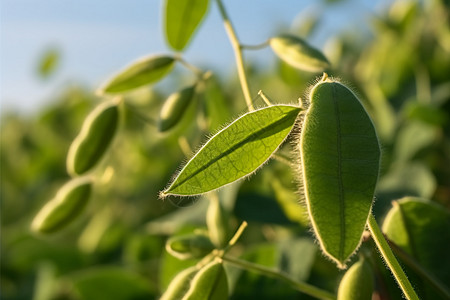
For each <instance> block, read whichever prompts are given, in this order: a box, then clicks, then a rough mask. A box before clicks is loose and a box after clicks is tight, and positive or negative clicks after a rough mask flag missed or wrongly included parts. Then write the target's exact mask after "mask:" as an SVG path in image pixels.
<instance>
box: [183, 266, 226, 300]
mask: <svg viewBox="0 0 450 300" xmlns="http://www.w3.org/2000/svg"><path fill="white" fill-rule="evenodd" d="M183 299H186V300H227V299H228V280H227V273H226V272H225V269H224V267H223V264H222V261H220V262H218V261H213V262H211V263H209V264H207V265H206V266H204V267H202V268H201V269H200V271H198V272H197V274H195V276H194V278H193V279H192V281H191V286H190V288H189V290H188V292H187V293H186V295H185V297H184V298H183Z"/></svg>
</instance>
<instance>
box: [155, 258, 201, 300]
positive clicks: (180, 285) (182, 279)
mask: <svg viewBox="0 0 450 300" xmlns="http://www.w3.org/2000/svg"><path fill="white" fill-rule="evenodd" d="M197 272H198V268H197V267H196V266H192V267H189V268H187V269H184V270H183V271H181V272H180V273H178V274H177V276H175V278H174V279H172V281H171V282H170V285H169V287H168V288H167V290H166V291H165V292H164V294H163V295H162V296H161V298H160V300H177V299H183V296H184V295H185V294H186V292H187V291H188V290H189V287H190V285H191V281H192V278H194V276H195V274H197Z"/></svg>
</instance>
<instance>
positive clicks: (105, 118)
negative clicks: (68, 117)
mask: <svg viewBox="0 0 450 300" xmlns="http://www.w3.org/2000/svg"><path fill="white" fill-rule="evenodd" d="M119 101H120V98H119V99H114V100H113V101H108V102H103V103H102V104H100V105H99V106H97V107H96V108H95V109H94V110H93V111H92V112H91V113H89V115H88V116H87V117H86V119H85V121H84V122H83V126H82V128H81V131H80V133H79V134H78V135H77V137H76V138H75V139H74V141H73V142H72V144H71V145H70V148H69V151H68V154H67V161H66V162H67V171H68V173H69V174H71V175H72V176H79V175H83V174H85V173H86V172H88V171H89V170H91V169H92V168H93V167H94V166H95V165H97V164H98V163H99V161H100V160H101V159H102V157H103V156H104V155H105V153H106V151H107V150H108V148H109V147H110V145H111V142H112V141H113V139H114V137H115V135H116V132H117V128H118V127H119V121H120V108H119Z"/></svg>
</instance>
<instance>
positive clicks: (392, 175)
mask: <svg viewBox="0 0 450 300" xmlns="http://www.w3.org/2000/svg"><path fill="white" fill-rule="evenodd" d="M435 189H436V180H435V178H434V176H433V174H432V173H431V171H430V170H429V169H428V168H427V167H425V166H424V165H423V164H421V163H409V164H406V165H402V164H398V165H393V166H392V168H391V169H390V171H389V172H388V173H387V174H386V175H384V176H383V177H382V178H381V179H380V180H379V182H378V185H377V193H376V194H377V195H378V197H380V198H383V199H386V200H387V199H390V200H392V199H398V198H401V197H404V196H407V195H410V196H416V197H423V198H431V196H432V195H433V193H434V191H435Z"/></svg>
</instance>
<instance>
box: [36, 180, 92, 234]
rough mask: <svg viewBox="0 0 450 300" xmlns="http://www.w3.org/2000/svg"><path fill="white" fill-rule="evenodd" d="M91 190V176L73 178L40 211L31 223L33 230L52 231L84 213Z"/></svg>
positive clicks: (40, 231)
mask: <svg viewBox="0 0 450 300" xmlns="http://www.w3.org/2000/svg"><path fill="white" fill-rule="evenodd" d="M91 190H92V179H91V178H89V177H78V178H75V179H72V180H71V181H69V182H68V183H66V184H65V185H64V186H63V187H62V188H61V189H60V190H59V191H58V192H57V194H56V196H55V197H54V198H53V199H52V200H50V201H49V202H47V204H46V205H45V206H44V207H43V208H42V209H41V210H40V211H39V213H38V214H37V215H36V217H35V218H34V220H33V222H32V224H31V230H33V231H34V232H39V233H52V232H56V231H58V230H60V229H62V228H64V227H65V226H67V225H68V224H69V223H71V222H72V221H73V220H75V219H76V218H77V217H78V216H79V215H80V214H81V213H82V211H83V210H84V208H85V207H86V204H87V202H88V200H89V197H90V195H91Z"/></svg>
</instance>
